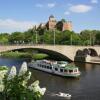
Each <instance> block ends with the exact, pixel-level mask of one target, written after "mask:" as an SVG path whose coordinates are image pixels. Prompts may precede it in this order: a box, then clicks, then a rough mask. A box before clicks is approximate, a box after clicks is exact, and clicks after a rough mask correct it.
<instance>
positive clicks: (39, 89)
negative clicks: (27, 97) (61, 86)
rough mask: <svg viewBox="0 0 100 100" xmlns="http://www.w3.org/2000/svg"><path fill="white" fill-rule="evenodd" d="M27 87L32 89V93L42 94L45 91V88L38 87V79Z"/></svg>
mask: <svg viewBox="0 0 100 100" xmlns="http://www.w3.org/2000/svg"><path fill="white" fill-rule="evenodd" d="M28 89H29V90H30V91H33V93H35V92H39V93H40V94H41V95H44V93H45V91H46V88H40V86H39V81H38V80H37V81H35V82H34V83H32V84H31V85H30V86H29V87H28Z"/></svg>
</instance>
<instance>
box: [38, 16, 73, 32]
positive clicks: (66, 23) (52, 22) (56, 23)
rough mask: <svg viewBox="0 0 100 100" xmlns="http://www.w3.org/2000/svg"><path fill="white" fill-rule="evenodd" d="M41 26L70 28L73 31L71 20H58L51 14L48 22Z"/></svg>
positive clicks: (59, 28)
mask: <svg viewBox="0 0 100 100" xmlns="http://www.w3.org/2000/svg"><path fill="white" fill-rule="evenodd" d="M39 28H46V29H47V30H54V29H57V30H59V31H65V30H69V31H72V22H71V21H62V20H61V21H56V18H55V17H54V16H53V15H51V16H50V17H49V20H48V22H47V23H46V24H42V23H41V24H40V25H39Z"/></svg>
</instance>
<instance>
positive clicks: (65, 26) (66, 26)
mask: <svg viewBox="0 0 100 100" xmlns="http://www.w3.org/2000/svg"><path fill="white" fill-rule="evenodd" d="M65 30H69V31H72V22H71V21H67V22H65V23H63V27H62V31H65Z"/></svg>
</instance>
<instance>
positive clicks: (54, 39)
mask: <svg viewBox="0 0 100 100" xmlns="http://www.w3.org/2000/svg"><path fill="white" fill-rule="evenodd" d="M55 43H56V38H55V28H54V34H53V44H54V46H55Z"/></svg>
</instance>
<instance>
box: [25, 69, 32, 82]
mask: <svg viewBox="0 0 100 100" xmlns="http://www.w3.org/2000/svg"><path fill="white" fill-rule="evenodd" d="M31 74H32V73H31V72H30V71H29V73H28V76H27V77H26V78H25V80H26V81H28V80H29V79H30V77H31Z"/></svg>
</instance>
